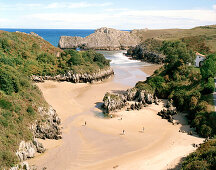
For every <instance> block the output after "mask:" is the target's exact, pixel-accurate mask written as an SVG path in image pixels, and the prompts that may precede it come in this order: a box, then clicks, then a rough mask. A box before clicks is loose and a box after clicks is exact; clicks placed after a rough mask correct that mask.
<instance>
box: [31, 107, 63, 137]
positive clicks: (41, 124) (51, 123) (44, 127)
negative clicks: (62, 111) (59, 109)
mask: <svg viewBox="0 0 216 170" xmlns="http://www.w3.org/2000/svg"><path fill="white" fill-rule="evenodd" d="M38 112H39V113H40V114H41V115H42V116H43V117H46V119H45V120H44V121H37V122H36V123H35V124H34V125H33V126H32V130H33V132H34V136H35V137H36V138H41V139H45V138H48V139H61V138H62V137H61V128H60V127H59V125H60V123H61V120H60V118H59V117H58V115H57V113H56V111H55V110H54V109H53V108H52V107H51V106H50V107H49V108H48V110H47V109H46V108H44V107H39V108H38Z"/></svg>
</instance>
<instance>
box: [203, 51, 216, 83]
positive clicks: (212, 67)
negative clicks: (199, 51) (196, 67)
mask: <svg viewBox="0 0 216 170" xmlns="http://www.w3.org/2000/svg"><path fill="white" fill-rule="evenodd" d="M200 71H201V75H202V78H203V79H205V80H208V78H209V77H214V76H215V75H216V54H213V55H209V56H208V57H207V59H206V60H205V61H204V63H203V66H202V67H201V68H200Z"/></svg>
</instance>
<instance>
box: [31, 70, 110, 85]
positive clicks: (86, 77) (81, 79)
mask: <svg viewBox="0 0 216 170" xmlns="http://www.w3.org/2000/svg"><path fill="white" fill-rule="evenodd" d="M113 74H114V71H113V69H112V68H109V69H107V70H100V71H99V72H98V73H92V74H87V73H84V74H76V73H73V72H72V71H68V72H67V73H66V74H63V75H57V76H36V75H33V76H32V77H31V79H32V80H33V81H35V82H44V80H56V81H68V82H73V83H87V82H90V83H93V82H96V81H102V80H104V79H107V78H109V77H111V76H112V75H113Z"/></svg>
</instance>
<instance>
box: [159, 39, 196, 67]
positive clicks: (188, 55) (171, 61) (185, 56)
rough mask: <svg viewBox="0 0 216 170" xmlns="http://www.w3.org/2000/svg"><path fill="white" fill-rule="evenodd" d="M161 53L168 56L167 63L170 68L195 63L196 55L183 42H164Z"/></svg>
mask: <svg viewBox="0 0 216 170" xmlns="http://www.w3.org/2000/svg"><path fill="white" fill-rule="evenodd" d="M161 51H163V53H164V54H165V55H166V60H165V63H167V64H168V66H169V67H173V66H175V65H181V64H188V63H194V60H195V57H196V56H195V53H194V52H193V51H192V50H191V49H188V48H187V46H186V44H185V43H183V42H181V41H164V42H163V45H162V47H161Z"/></svg>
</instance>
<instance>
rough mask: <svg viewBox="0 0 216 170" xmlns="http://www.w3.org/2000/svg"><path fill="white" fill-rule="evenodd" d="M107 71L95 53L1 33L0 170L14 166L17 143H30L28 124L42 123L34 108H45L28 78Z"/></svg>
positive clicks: (103, 58) (37, 38) (100, 57)
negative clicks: (64, 48) (70, 72)
mask: <svg viewBox="0 0 216 170" xmlns="http://www.w3.org/2000/svg"><path fill="white" fill-rule="evenodd" d="M107 67H109V61H108V60H106V59H105V57H104V56H103V55H101V54H98V53H96V52H93V51H85V52H77V51H74V50H68V51H62V50H60V49H59V48H56V47H54V46H52V45H51V44H50V43H48V42H47V41H45V40H43V39H41V38H39V37H36V36H32V35H26V34H24V33H9V32H4V31H1V32H0V169H3V168H6V167H11V166H13V165H14V164H16V163H17V162H18V159H17V157H16V155H15V151H16V150H17V149H18V145H19V143H20V141H21V140H25V141H27V140H30V139H32V132H31V131H30V130H29V127H30V125H31V123H32V122H35V120H42V121H43V119H45V118H43V117H41V116H40V115H39V113H38V107H40V106H43V107H46V106H48V105H47V103H46V101H45V100H44V98H43V96H42V94H41V92H40V91H39V89H38V88H37V86H36V85H34V84H33V83H32V81H31V80H30V76H31V75H32V74H34V75H57V74H62V73H65V72H67V71H68V70H72V71H74V72H76V73H83V72H85V73H93V72H97V71H98V70H99V69H104V68H107Z"/></svg>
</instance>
